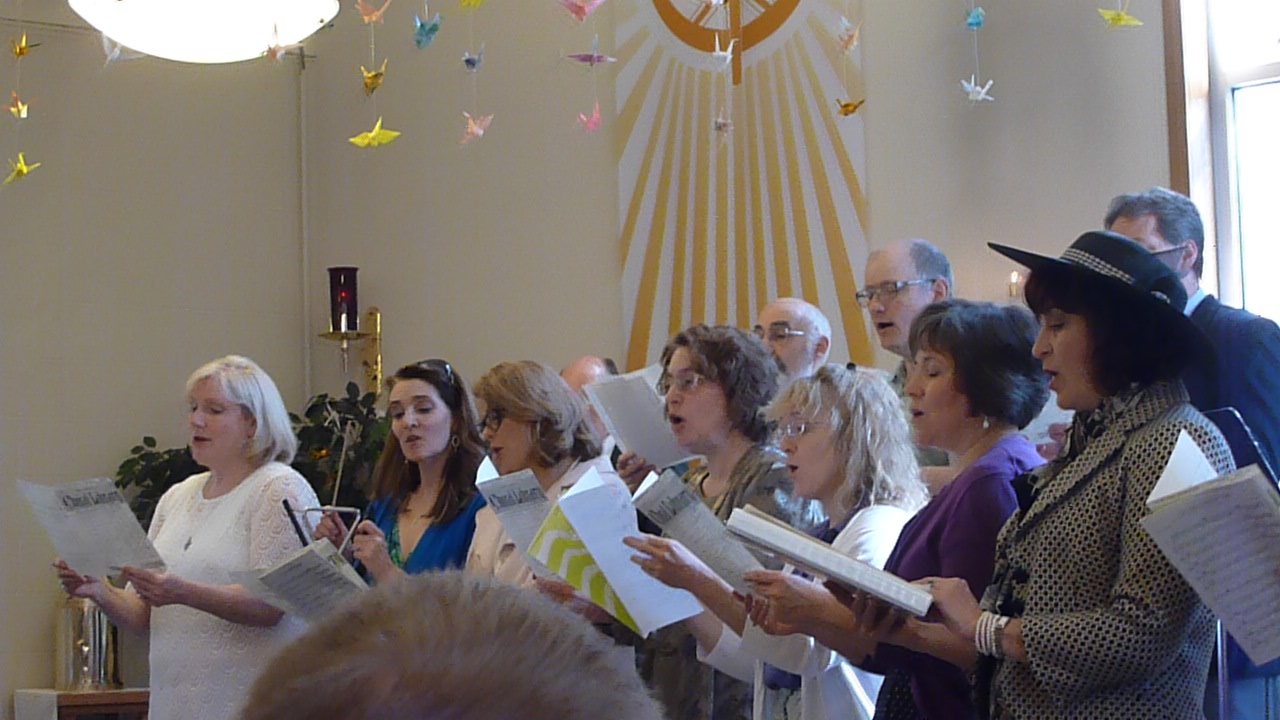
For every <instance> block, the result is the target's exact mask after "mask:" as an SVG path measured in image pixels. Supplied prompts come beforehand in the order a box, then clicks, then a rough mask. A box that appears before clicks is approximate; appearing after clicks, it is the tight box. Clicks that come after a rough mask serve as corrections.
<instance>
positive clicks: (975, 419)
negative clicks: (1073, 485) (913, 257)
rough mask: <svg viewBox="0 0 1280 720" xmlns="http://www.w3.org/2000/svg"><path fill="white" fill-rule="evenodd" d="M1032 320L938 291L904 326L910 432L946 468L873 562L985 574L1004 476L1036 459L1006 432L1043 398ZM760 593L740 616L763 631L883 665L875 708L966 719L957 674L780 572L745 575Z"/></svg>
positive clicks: (963, 688)
mask: <svg viewBox="0 0 1280 720" xmlns="http://www.w3.org/2000/svg"><path fill="white" fill-rule="evenodd" d="M1035 332H1036V323H1035V319H1034V318H1033V317H1032V316H1031V314H1030V313H1029V312H1027V310H1026V309H1025V308H1022V307H1017V306H997V305H993V304H990V303H972V302H966V301H962V300H949V301H946V302H941V303H936V304H934V305H930V306H929V307H927V308H925V310H924V311H923V312H922V313H920V315H919V317H917V318H916V320H915V322H914V323H912V326H911V334H910V339H909V342H910V347H911V350H912V352H913V353H914V356H915V361H914V367H913V368H912V371H911V373H910V376H909V378H908V381H907V387H906V390H907V396H908V397H909V399H910V413H911V422H912V425H913V426H914V428H915V431H916V440H917V442H919V443H921V444H925V445H929V446H932V447H936V448H940V449H942V450H945V451H946V452H947V454H948V455H949V456H950V458H951V465H952V466H953V467H954V468H955V469H956V471H957V474H956V475H955V477H954V479H952V480H951V481H950V482H949V483H948V484H947V485H946V486H944V487H943V488H942V489H941V490H939V491H937V492H936V493H935V495H934V496H933V499H932V500H930V501H929V504H928V505H926V506H925V507H924V509H923V510H921V511H920V512H919V513H918V514H917V515H916V516H915V517H914V518H912V520H911V521H910V522H908V523H907V525H906V527H904V528H903V530H902V535H901V536H900V537H899V538H898V543H897V546H896V547H894V549H893V553H892V554H891V555H890V556H889V560H888V562H886V563H885V570H887V571H889V572H891V573H893V574H895V575H897V576H899V577H902V578H905V579H907V580H917V579H919V578H922V577H926V576H931V575H937V574H939V573H938V572H937V571H936V570H935V569H936V568H946V572H945V573H944V574H945V575H946V576H948V577H956V578H963V580H964V582H965V583H967V586H968V587H969V589H970V591H971V592H973V593H974V595H975V596H976V595H978V594H980V593H981V590H982V588H983V587H985V586H986V583H987V582H988V580H989V579H990V577H991V571H992V565H993V558H994V556H995V553H994V548H995V541H996V534H997V533H998V532H999V530H1000V527H1001V526H1002V525H1003V524H1004V522H1005V520H1006V519H1007V518H1008V517H1009V516H1010V515H1011V514H1012V513H1013V511H1014V510H1015V509H1016V508H1017V498H1016V496H1015V494H1014V490H1013V485H1012V482H1013V479H1014V478H1015V477H1018V476H1019V475H1022V474H1023V473H1026V472H1027V471H1029V470H1031V469H1032V468H1034V467H1036V466H1038V465H1040V464H1041V463H1042V462H1043V461H1042V460H1041V459H1040V456H1039V455H1038V454H1037V453H1036V449H1035V447H1034V446H1033V445H1032V444H1031V443H1030V441H1028V440H1027V439H1026V438H1024V437H1023V436H1022V435H1019V434H1018V430H1019V429H1021V428H1023V427H1025V426H1026V425H1027V424H1028V423H1030V422H1031V420H1032V419H1033V418H1034V417H1035V416H1036V414H1037V413H1038V412H1039V411H1040V408H1041V407H1043V405H1044V403H1045V400H1046V398H1047V396H1048V388H1047V380H1046V378H1045V376H1044V373H1043V372H1042V371H1041V369H1040V364H1039V363H1038V362H1037V361H1036V360H1035V358H1034V357H1033V356H1032V354H1031V346H1032V343H1033V342H1034V340H1035ZM748 580H749V581H750V582H752V584H753V586H754V590H755V594H756V596H757V597H758V598H760V599H761V600H763V602H761V603H758V604H756V603H753V605H758V606H756V607H753V609H752V616H753V618H755V619H756V620H757V621H758V622H759V623H760V624H761V625H762V626H764V627H765V628H766V629H768V630H769V631H770V632H782V633H787V632H795V631H796V630H799V631H801V632H804V633H806V634H810V635H813V636H814V637H815V638H816V639H817V640H818V641H819V642H821V643H823V644H824V645H826V646H827V647H831V648H832V649H834V650H837V651H839V652H840V653H841V654H843V655H844V656H845V657H846V658H848V659H849V660H850V661H852V662H853V663H854V664H856V665H858V666H859V667H862V668H864V669H866V670H870V671H872V672H877V673H880V674H883V675H884V676H885V681H884V684H883V685H882V686H881V688H880V696H879V698H878V699H877V702H876V714H875V717H876V718H878V719H880V720H896V719H897V718H930V719H931V720H932V719H934V718H955V719H956V720H960V719H962V718H963V719H966V720H967V719H969V718H972V717H973V715H974V708H973V703H972V700H971V698H970V692H969V683H968V677H967V676H966V674H965V673H963V672H962V671H961V670H959V669H958V668H956V667H955V666H953V665H950V664H948V663H946V662H943V661H941V660H938V659H937V658H934V657H931V656H929V655H924V654H918V653H912V652H910V651H907V650H904V649H902V648H900V647H897V646H894V645H889V644H879V643H878V642H877V641H878V639H879V638H877V637H874V636H870V635H867V634H864V633H862V632H859V630H858V626H857V621H858V616H857V615H856V614H855V613H854V611H853V610H851V609H850V608H849V607H848V606H846V605H845V604H844V603H843V602H841V601H840V600H839V599H837V598H836V596H835V595H833V594H831V593H829V592H826V593H812V594H810V595H808V596H804V595H800V594H799V593H798V592H797V589H796V587H795V583H794V582H793V581H791V579H790V578H786V577H782V576H779V575H778V574H776V573H767V572H766V573H759V574H756V575H753V576H751V577H749V578H748Z"/></svg>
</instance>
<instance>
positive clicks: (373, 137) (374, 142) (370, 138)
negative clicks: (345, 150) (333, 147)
mask: <svg viewBox="0 0 1280 720" xmlns="http://www.w3.org/2000/svg"><path fill="white" fill-rule="evenodd" d="M398 137H400V131H399V130H384V129H383V128H382V118H381V117H379V118H378V122H376V123H374V125H373V129H372V130H370V131H369V132H362V133H360V134H359V135H356V136H355V137H353V138H348V139H347V142H349V143H351V144H352V145H355V146H356V147H362V148H375V147H378V146H379V145H386V144H387V143H389V142H391V141H392V140H395V139H396V138H398Z"/></svg>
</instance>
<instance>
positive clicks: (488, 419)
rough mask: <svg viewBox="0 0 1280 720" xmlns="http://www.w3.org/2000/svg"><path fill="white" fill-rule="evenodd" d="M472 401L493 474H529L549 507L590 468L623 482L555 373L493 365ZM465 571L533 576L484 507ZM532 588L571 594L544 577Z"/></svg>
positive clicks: (523, 364)
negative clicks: (478, 408) (479, 411)
mask: <svg viewBox="0 0 1280 720" xmlns="http://www.w3.org/2000/svg"><path fill="white" fill-rule="evenodd" d="M476 397H477V398H478V399H479V401H480V404H481V405H483V406H484V408H485V415H484V438H485V440H487V441H488V442H489V457H490V458H491V459H492V460H493V464H494V466H496V467H497V469H498V472H499V473H501V474H503V475H509V474H511V473H513V472H518V471H520V470H525V469H529V470H532V471H533V474H534V476H535V477H537V479H538V484H539V485H541V486H542V490H543V492H545V493H546V494H547V499H549V500H550V501H551V502H553V503H554V502H556V500H558V499H559V498H560V495H561V493H563V492H564V491H565V490H568V489H569V488H571V487H573V485H574V483H576V482H577V481H578V480H579V479H580V478H581V477H582V476H583V475H585V474H586V473H587V471H589V470H591V469H595V470H596V471H597V472H599V473H600V474H601V475H602V476H603V477H604V478H605V479H606V480H614V481H616V482H618V483H621V482H622V481H621V480H619V479H618V475H617V473H616V472H614V469H613V465H612V464H611V463H610V462H609V458H608V456H604V455H601V444H600V442H601V440H600V438H599V437H597V436H596V434H595V431H593V430H592V429H591V424H590V421H589V419H588V417H587V411H586V406H585V405H584V404H583V402H582V400H581V398H580V397H579V396H578V394H577V393H575V392H574V391H573V390H572V389H571V388H570V387H569V386H568V384H566V383H565V381H564V380H563V379H561V377H560V375H559V374H558V373H556V371H555V370H552V369H551V368H549V367H547V366H546V365H543V364H541V363H537V362H533V361H530V360H522V361H519V362H504V363H499V364H498V365H495V366H494V367H493V368H491V369H490V370H489V372H487V373H485V374H484V375H483V376H482V377H481V378H480V380H479V381H478V382H477V383H476ZM467 571H468V572H471V573H474V574H479V575H492V576H494V577H496V578H498V579H499V580H505V581H506V582H509V583H514V584H516V585H532V584H534V577H533V573H532V571H531V570H530V569H529V566H528V565H527V564H526V563H525V561H524V559H523V557H522V556H521V554H520V551H519V550H518V549H517V548H516V545H515V542H514V541H513V540H512V539H511V537H510V536H508V535H507V534H506V533H505V532H504V531H503V530H502V525H501V523H499V522H498V516H497V515H496V514H495V513H494V512H493V510H492V509H490V508H486V509H484V510H482V511H481V512H480V514H479V515H478V516H477V518H476V536H475V540H474V541H473V542H472V544H471V550H470V552H469V554H468V556H467ZM538 585H539V587H541V588H542V589H543V590H544V591H546V592H548V593H549V594H553V595H555V596H556V597H557V598H558V599H560V600H564V601H567V600H569V597H570V595H571V592H572V591H571V590H570V589H568V588H567V586H565V585H564V584H563V583H558V582H556V581H554V580H553V579H550V578H542V579H539V582H538Z"/></svg>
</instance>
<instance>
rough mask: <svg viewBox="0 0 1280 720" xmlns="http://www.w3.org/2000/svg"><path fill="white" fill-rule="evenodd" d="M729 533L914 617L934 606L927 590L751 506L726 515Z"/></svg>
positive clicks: (736, 509) (803, 568)
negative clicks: (852, 556)
mask: <svg viewBox="0 0 1280 720" xmlns="http://www.w3.org/2000/svg"><path fill="white" fill-rule="evenodd" d="M729 530H730V532H732V533H733V534H734V535H736V536H738V537H740V538H743V539H744V540H746V541H747V542H750V543H751V544H753V545H755V546H757V547H760V548H763V549H764V550H766V551H769V552H773V553H776V554H777V555H779V556H781V557H783V558H785V559H786V560H788V561H790V562H791V563H792V564H794V565H795V566H796V567H798V568H800V569H802V570H806V571H808V572H810V573H813V574H814V575H819V576H821V577H824V578H829V579H831V580H834V581H836V582H838V583H840V584H841V585H846V586H848V587H850V588H853V589H856V590H862V591H864V592H867V593H870V594H872V595H874V596H876V597H878V598H880V599H881V600H884V601H885V602H888V603H891V604H893V605H896V606H898V607H900V608H902V609H903V610H907V611H910V612H911V613H913V614H915V615H917V616H923V615H924V614H925V613H926V612H928V611H929V606H930V605H932V604H933V596H932V595H931V594H930V593H929V591H928V590H925V589H924V588H922V587H919V586H917V585H912V584H911V583H909V582H907V581H906V580H903V579H902V578H900V577H897V576H896V575H893V574H892V573H889V572H885V571H884V570H880V569H878V568H875V567H872V566H870V565H868V564H866V563H864V562H859V561H858V560H855V559H853V558H851V557H849V556H848V555H845V554H844V553H842V552H840V551H839V550H836V549H835V548H833V547H831V546H830V545H828V544H826V543H824V542H822V541H820V540H817V539H815V538H813V537H810V536H808V535H806V534H804V533H802V532H800V531H799V530H796V529H795V528H792V527H790V526H788V525H785V524H783V523H782V522H780V521H778V520H777V519H775V518H772V517H770V516H768V515H766V514H764V513H762V512H760V511H759V510H757V509H756V508H753V507H751V506H747V507H746V508H735V509H734V511H733V513H732V514H730V515H729Z"/></svg>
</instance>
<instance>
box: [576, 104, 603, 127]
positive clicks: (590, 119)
mask: <svg viewBox="0 0 1280 720" xmlns="http://www.w3.org/2000/svg"><path fill="white" fill-rule="evenodd" d="M578 124H579V125H581V126H582V129H583V130H586V131H587V132H589V133H593V132H595V131H597V130H599V129H600V101H599V100H597V101H596V105H595V107H594V108H592V110H591V114H590V115H588V114H586V113H578Z"/></svg>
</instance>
